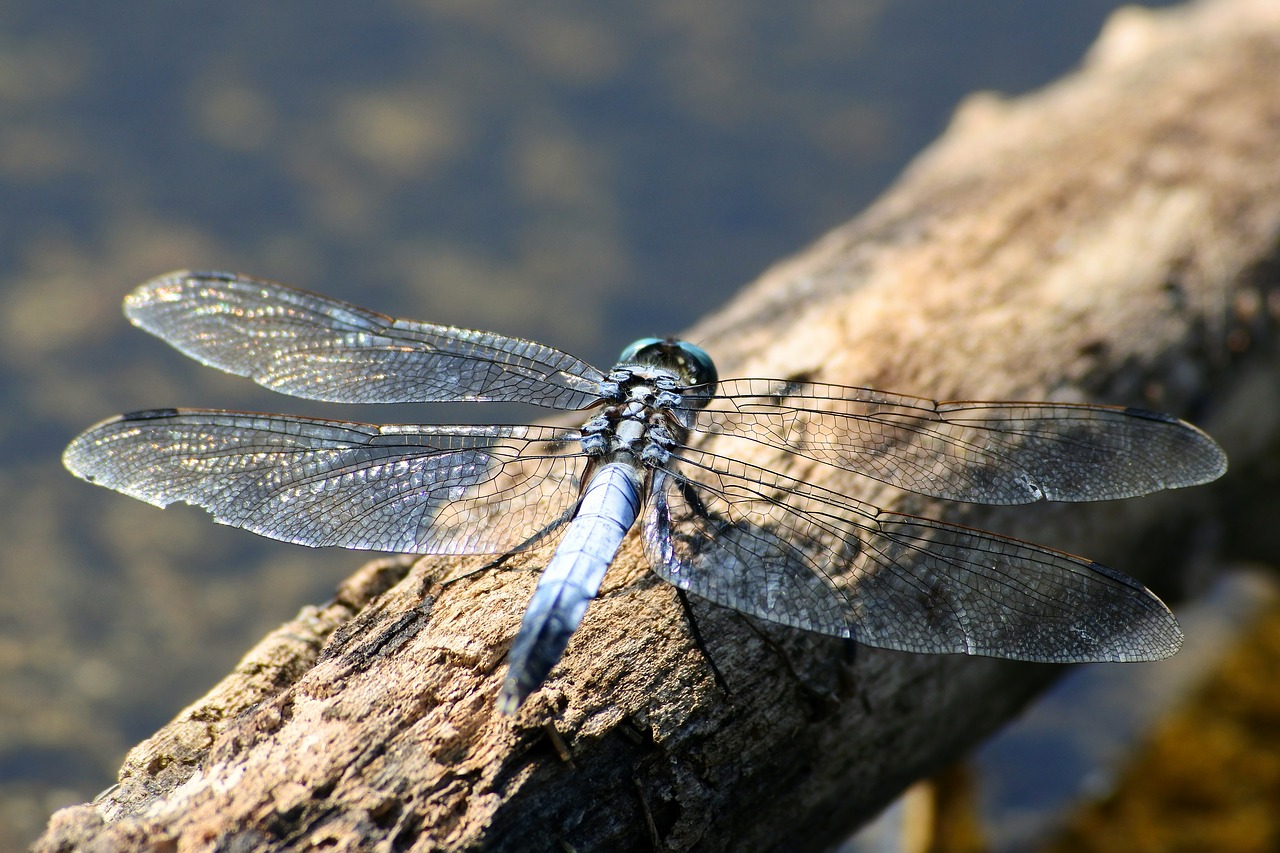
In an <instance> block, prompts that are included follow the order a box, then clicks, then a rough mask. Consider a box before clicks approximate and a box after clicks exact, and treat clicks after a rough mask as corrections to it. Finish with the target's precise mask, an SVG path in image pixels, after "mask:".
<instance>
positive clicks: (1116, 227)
mask: <svg viewBox="0 0 1280 853" xmlns="http://www.w3.org/2000/svg"><path fill="white" fill-rule="evenodd" d="M1278 238H1280V4H1276V3H1274V2H1273V0H1216V2H1205V3H1202V4H1197V5H1195V6H1192V7H1189V8H1186V9H1177V10H1171V11H1166V12H1161V13H1158V14H1151V13H1145V12H1139V11H1133V10H1128V11H1124V12H1122V13H1119V14H1118V15H1117V16H1116V18H1115V19H1114V20H1113V21H1112V22H1111V23H1110V24H1109V25H1108V27H1107V30H1106V32H1105V33H1104V34H1103V36H1102V38H1101V40H1100V42H1099V44H1098V45H1097V46H1096V47H1095V48H1094V50H1093V52H1092V53H1091V54H1090V56H1089V58H1088V62H1087V64H1086V65H1085V67H1084V68H1083V70H1081V71H1080V72H1079V73H1077V74H1075V75H1072V76H1071V77H1070V78H1068V79H1065V80H1063V81H1062V82H1060V83H1059V84H1057V85H1054V86H1051V87H1049V88H1047V89H1045V90H1044V91H1042V92H1039V93H1037V94H1034V95H1032V96H1029V97H1026V98H1022V99H1018V100H1015V101H1002V100H999V99H997V98H995V97H993V96H975V97H974V98H972V99H970V100H969V102H967V103H966V104H965V105H964V106H963V107H962V108H961V109H960V111H959V113H958V115H957V117H956V120H955V122H954V124H953V126H952V127H951V129H950V130H949V131H948V132H947V134H946V135H945V137H944V138H943V139H941V140H940V141H939V142H938V143H937V144H936V145H934V146H933V147H932V148H931V149H930V150H928V151H927V152H925V154H924V155H923V156H921V157H920V158H919V160H918V161H917V162H916V163H915V164H914V165H913V166H912V168H911V169H910V170H909V171H908V172H907V174H906V175H905V176H904V177H903V178H902V180H901V181H900V182H899V184H898V185H897V186H896V187H895V188H894V189H893V190H892V191H891V192H890V193H888V194H887V195H886V196H885V197H884V198H883V199H882V200H881V201H880V202H879V203H877V204H876V205H875V206H874V207H873V208H872V209H870V210H869V211H868V212H867V213H866V214H864V215H863V216H861V217H859V218H858V219H856V220H855V221H853V222H852V223H850V224H848V225H847V226H845V227H843V228H841V229H839V230H837V231H836V232H834V233H832V234H830V235H828V236H827V237H826V238H824V239H823V240H821V241H820V242H819V243H817V244H816V245H815V246H813V247H811V248H810V249H808V250H806V251H805V252H803V253H802V254H800V255H799V256H797V257H795V258H793V259H791V260H789V261H786V262H785V263H782V264H780V265H779V266H777V267H776V268H774V269H772V270H770V271H769V272H768V273H767V274H766V275H765V276H764V277H763V278H762V279H761V280H760V281H759V282H758V283H756V284H755V285H754V286H752V287H751V288H749V289H748V290H747V291H745V292H744V293H743V294H742V295H741V296H740V297H739V298H738V299H737V300H736V301H735V302H734V303H733V304H731V305H730V306H729V307H728V308H726V309H725V310H724V311H723V312H721V313H720V314H718V315H717V316H715V317H713V318H711V319H709V320H707V321H706V322H704V323H703V324H702V325H701V326H700V327H698V328H697V329H694V330H692V331H691V333H690V336H691V337H692V338H693V339H694V340H698V341H699V342H701V343H703V344H704V345H705V346H706V347H707V348H708V349H709V350H710V351H712V352H713V353H715V354H716V356H717V359H718V361H719V364H720V367H721V372H722V375H726V376H732V375H741V376H796V375H805V376H811V377H814V378H817V379H821V380H822V381H827V382H836V383H845V384H857V385H872V386H878V387H883V388H888V389H892V390H899V391H904V392H908V393H910V392H915V393H921V394H928V395H930V396H937V397H942V398H948V397H949V398H1023V399H1045V398H1051V399H1059V400H1064V399H1070V400H1077V399H1080V400H1100V401H1106V402H1111V403H1121V404H1137V405H1144V406H1147V407H1149V408H1159V409H1163V410H1167V411H1171V412H1175V413H1177V414H1180V415H1183V416H1188V417H1192V418H1195V419H1198V420H1200V422H1201V423H1203V424H1205V425H1207V426H1208V427H1209V428H1210V429H1211V430H1212V431H1214V432H1215V433H1216V434H1217V435H1218V437H1219V439H1220V440H1222V441H1224V443H1225V444H1226V445H1227V449H1228V451H1229V452H1230V453H1231V454H1232V455H1233V466H1234V467H1233V472H1232V474H1231V475H1229V476H1228V480H1227V485H1226V487H1221V486H1220V487H1214V488H1202V489H1195V490H1190V491H1186V492H1180V493H1171V494H1166V495H1162V496H1157V497H1152V498H1146V499H1140V500H1133V501H1127V502H1123V503H1120V504H1113V505H1107V506H1096V505H1095V506H1072V507H1054V506H1042V507H1024V508H1019V509H1017V510H987V509H981V508H974V507H954V506H951V507H948V506H937V505H933V504H930V503H928V502H925V501H920V500H917V499H910V498H904V497H903V496H900V495H896V494H892V493H890V491H889V490H887V489H885V488H879V487H873V486H868V485H867V484H866V483H862V482H858V481H857V478H853V477H849V476H843V475H840V474H839V473H838V472H835V471H824V470H819V469H818V468H817V467H815V468H813V469H808V470H796V469H794V468H793V469H792V472H793V473H799V474H802V475H804V476H807V477H809V478H811V479H815V480H820V481H822V482H823V483H824V484H826V485H828V486H830V487H833V488H835V489H837V490H840V491H847V492H849V493H853V494H857V495H859V496H863V497H869V498H871V499H875V500H878V501H880V502H882V503H886V504H889V505H892V506H895V507H898V508H903V507H905V508H906V509H908V510H909V511H912V510H914V511H923V512H926V513H932V514H935V515H942V516H944V517H947V518H950V519H957V518H958V519H960V520H961V521H963V522H965V523H969V524H974V525H978V526H984V527H989V528H992V529H995V530H999V531H1001V532H1005V533H1008V534H1011V535H1014V536H1019V537H1022V538H1028V539H1031V540H1033V541H1037V542H1042V543H1044V544H1049V545H1055V546H1059V547H1063V548H1067V549H1073V550H1078V551H1084V552H1086V553H1088V554H1089V556H1091V557H1094V558H1097V559H1101V560H1104V561H1106V562H1109V563H1111V564H1112V565H1117V566H1122V567H1123V568H1124V569H1125V570H1127V571H1130V572H1132V573H1133V574H1135V575H1138V576H1140V577H1142V578H1143V579H1144V580H1147V581H1148V582H1149V583H1152V584H1153V585H1154V586H1155V587H1156V588H1157V589H1158V590H1159V591H1162V592H1163V593H1165V594H1170V593H1171V592H1173V591H1175V590H1176V586H1177V582H1176V577H1175V574H1176V568H1177V567H1178V566H1179V565H1181V564H1183V563H1184V562H1185V560H1186V559H1187V554H1188V552H1190V551H1192V550H1193V549H1192V548H1191V547H1190V546H1189V545H1190V543H1192V542H1193V541H1194V537H1195V534H1196V532H1197V531H1198V530H1200V529H1201V528H1202V527H1203V526H1204V524H1206V523H1210V521H1209V520H1211V519H1212V518H1213V517H1214V512H1215V511H1216V510H1217V509H1218V505H1219V504H1221V502H1222V501H1223V500H1224V499H1225V498H1224V496H1229V495H1231V494H1232V490H1234V493H1235V494H1237V495H1238V494H1241V493H1243V492H1245V491H1247V490H1248V488H1249V483H1250V481H1249V479H1248V478H1249V477H1250V476H1251V466H1250V464H1249V463H1250V460H1251V459H1252V458H1253V457H1254V456H1256V455H1257V454H1259V453H1260V452H1261V450H1262V448H1263V447H1264V446H1265V445H1266V443H1267V442H1268V441H1270V442H1273V443H1274V442H1275V440H1276V439H1275V436H1276V435H1277V434H1278V432H1280V423H1278V422H1280V400H1278V398H1280V382H1277V381H1276V380H1275V376H1276V372H1277V364H1278V361H1280V360H1278V359H1277V346H1276V343H1275V330H1276V327H1277V325H1280V285H1278V283H1277V273H1276V271H1277V263H1276V262H1277V257H1276V247H1277V245H1280V240H1278ZM766 461H767V460H766ZM546 556H547V555H546V554H545V553H539V554H535V555H532V556H531V557H529V558H528V559H525V560H523V561H522V562H521V565H523V566H524V568H523V569H520V568H517V569H516V570H503V571H489V572H485V573H480V574H477V575H475V576H473V577H470V578H468V579H466V580H463V581H461V582H458V583H455V584H451V585H448V586H442V585H441V583H440V579H441V577H443V576H444V575H445V574H446V573H448V572H452V571H456V570H458V569H459V568H460V567H465V566H469V565H477V564H478V561H472V562H466V561H447V560H440V559H433V560H424V561H420V562H419V563H417V564H416V565H414V566H413V568H412V569H411V570H408V569H407V566H408V564H407V563H404V562H397V561H395V560H390V561H383V562H382V563H379V564H376V565H374V566H371V567H368V568H366V569H365V570H363V571H362V572H361V573H360V574H359V575H357V576H356V577H354V578H353V579H352V580H351V581H350V582H349V583H348V584H347V586H346V587H344V589H343V591H342V592H341V594H340V595H339V597H338V598H337V599H336V600H335V601H334V602H333V603H331V604H330V605H328V606H326V607H323V608H319V609H315V610H308V611H307V612H305V613H303V614H302V615H301V616H300V617H299V619H298V620H297V621H296V622H294V623H291V624H289V625H286V626H284V627H283V628H281V629H280V630H279V631H277V632H276V633H274V634H273V635H271V636H270V637H268V638H267V639H266V640H264V641H263V642H262V643H261V644H260V645H259V646H258V647H257V648H256V649H254V650H253V651H252V652H251V653H250V655H249V656H248V657H247V658H246V659H245V660H244V661H243V662H242V663H241V665H240V666H239V667H238V668H237V669H236V671H235V672H233V673H232V674H231V675H229V676H228V677H227V679H226V680H225V681H224V682H223V683H222V684H220V685H219V686H218V687H217V688H215V689H214V690H213V691H212V692H211V693H210V694H209V695H208V696H206V697H205V698H204V699H202V700H201V701H200V702H199V703H197V704H196V705H194V706H192V707H191V708H189V709H187V710H186V711H185V712H183V714H182V715H181V716H180V717H179V718H178V719H177V720H175V721H174V722H173V723H171V724H170V725H169V726H167V727H165V728H164V729H162V730H161V731H160V732H158V733H157V734H156V735H155V736H154V737H152V738H151V739H150V740H148V741H146V742H144V743H142V744H140V745H139V746H138V747H137V748H135V749H134V750H133V752H132V753H131V754H130V755H129V757H128V760H127V762H126V764H125V767H124V768H123V770H122V775H121V784H120V785H119V786H118V787H117V788H116V789H114V790H113V791H112V792H110V793H108V794H107V795H105V796H104V797H102V798H101V799H100V800H99V801H98V802H97V803H95V804H92V805H86V806H79V807H73V808H70V809H65V810H63V811H61V812H59V813H58V814H57V815H55V816H54V818H53V820H52V822H51V824H50V827H49V829H48V831H47V833H46V835H45V836H44V837H43V838H42V839H41V840H40V841H39V842H38V848H37V849H41V850H55V849H69V848H94V849H104V850H105V849H111V850H132V849H139V850H140V849H160V848H163V849H182V850H203V849H208V850H213V849H220V850H238V849H258V848H260V847H278V848H282V849H312V848H320V847H325V848H333V849H375V848H376V849H385V850H393V849H415V850H429V849H440V848H450V849H451V848H480V847H487V848H491V849H557V848H559V847H560V846H561V845H565V846H571V847H572V848H573V849H578V850H598V849H610V850H622V849H647V848H650V847H651V846H656V847H669V848H671V849H688V848H691V847H694V846H697V847H699V848H701V849H726V848H728V849H764V848H770V847H780V848H787V849H810V848H816V847H822V846H824V845H826V844H829V843H831V842H832V841H833V840H835V839H838V838H839V837H840V836H841V835H843V834H845V833H847V832H848V831H849V830H850V828H851V827H854V826H856V825H857V824H858V823H859V822H861V821H863V820H865V819H866V818H867V817H869V816H871V815H872V814H874V813H875V812H876V810H878V809H879V808H881V807H882V806H883V805H884V804H885V803H887V802H888V801H889V800H890V799H891V798H893V797H894V796H895V795H896V794H897V793H898V792H899V791H900V790H901V789H902V788H903V787H904V786H905V785H906V784H908V783H909V782H911V781H912V780H914V779H916V778H919V777H920V776H921V775H923V774H927V773H929V772H931V771H934V770H936V769H937V768H939V767H940V766H941V765H943V764H944V763H946V762H947V761H949V760H950V759H952V758H954V757H955V756H957V755H958V754H960V753H962V752H963V751H964V750H966V749H967V748H969V747H970V746H972V745H973V744H974V743H976V742H977V741H979V740H980V739H981V738H983V737H984V736H986V735H987V734H988V733H990V732H991V731H992V730H993V729H995V728H996V727H998V726H999V725H1000V724H1001V722H1002V721H1004V720H1005V719H1007V718H1008V717H1009V716H1010V715H1012V714H1014V713H1016V711H1017V710H1018V708H1019V707H1020V706H1022V705H1023V704H1024V703H1025V702H1026V701H1027V700H1028V699H1029V698H1030V697H1031V696H1032V695H1033V694H1034V693H1035V692H1036V691H1037V690H1039V689H1040V688H1041V687H1042V686H1044V685H1045V684H1046V683H1047V682H1049V681H1050V680H1051V679H1053V678H1054V677H1055V676H1056V675H1057V674H1058V672H1059V670H1058V669H1056V668H1054V667H1049V666H1036V665H1028V664H1016V663H1010V662H1004V661H993V660H986V659H971V658H962V657H954V656H915V655H909V654H902V653H894V652H885V651H879V650H875V649H867V648H861V649H858V650H857V653H856V655H855V656H854V657H853V658H852V659H849V658H848V657H847V656H846V654H845V650H844V648H843V647H842V645H841V644H840V643H839V642H838V641H834V640H830V639H825V638H821V637H816V636H811V635H807V634H803V633H800V632H795V631H787V630H782V629H770V628H767V627H766V628H763V629H761V628H760V627H759V626H758V625H755V626H753V625H750V624H748V623H747V621H746V620H744V619H742V618H740V617H737V616H736V615H734V614H731V613H728V612H727V611H724V610H721V609H717V608H712V607H709V606H703V607H700V608H699V610H698V612H699V616H700V619H701V628H702V632H703V634H704V635H705V636H706V637H707V641H708V644H709V646H710V650H711V653H712V654H713V655H714V657H715V659H716V661H717V663H718V664H719V666H720V667H721V669H722V670H723V671H724V673H725V676H726V679H727V681H728V683H729V685H730V687H731V691H732V692H731V694H730V695H729V696H727V697H726V696H725V695H723V694H722V693H721V692H720V691H719V690H718V689H717V688H716V686H715V684H714V683H713V681H712V678H711V676H710V674H709V672H708V668H707V666H706V663H705V661H704V660H703V658H702V657H701V656H700V655H699V654H698V653H697V652H696V651H695V650H694V648H693V645H692V642H691V640H690V636H689V630H688V627H687V625H686V623H685V621H684V620H683V618H682V617H681V615H680V611H679V609H678V607H677V605H676V603H675V601H674V597H673V595H672V592H671V590H670V589H669V588H668V587H666V586H665V585H664V584H662V583H660V582H658V581H656V580H655V579H653V578H652V577H650V576H648V575H647V573H646V570H645V568H644V565H643V561H642V559H641V558H640V557H639V555H638V553H637V549H636V548H635V547H634V543H633V542H630V541H629V543H628V545H627V546H625V547H624V553H623V554H622V555H621V556H620V557H619V559H618V561H617V562H616V564H615V566H614V568H613V569H612V570H611V573H610V575H609V578H608V579H607V581H606V588H605V591H604V593H603V595H602V597H601V598H600V600H598V601H597V602H596V603H594V604H593V605H592V607H591V609H590V611H589V612H588V615H587V619H586V622H585V624H584V626H583V628H582V630H581V632H580V633H579V634H578V635H577V636H576V637H575V638H574V640H573V642H572V643H571V644H570V647H569V651H568V654H567V655H566V656H565V659H564V661H563V662H562V664H561V665H560V667H559V668H558V669H557V670H556V672H555V674H554V676H553V677H552V679H551V680H550V681H549V682H548V684H547V686H546V687H545V688H544V689H543V690H541V691H540V692H539V693H537V694H535V695H534V696H533V697H532V699H531V700H530V702H529V704H528V705H527V706H526V708H525V709H524V710H523V711H522V713H521V715H520V716H519V717H518V718H516V719H515V720H514V721H513V720H510V719H506V718H503V717H500V716H498V715H497V714H496V713H495V711H494V707H493V701H494V700H493V697H494V693H495V691H496V688H497V685H498V679H499V678H500V677H501V674H502V669H503V663H504V660H503V657H504V654H505V652H506V649H507V646H508V644H509V642H510V640H511V638H512V636H513V634H514V632H515V629H516V626H517V624H518V621H519V618H520V614H521V612H522V610H523V608H524V605H525V602H526V601H527V599H528V596H529V594H530V591H531V590H532V587H533V584H534V581H535V576H536V572H535V571H533V570H532V568H536V567H537V566H539V565H541V561H543V560H545V558H546ZM406 571H407V574H406ZM401 578H403V579H401ZM547 727H554V730H555V731H556V732H558V733H559V736H560V737H561V738H563V741H564V744H565V746H566V747H567V750H568V753H569V755H570V756H571V759H570V760H566V758H564V757H562V756H561V755H560V754H558V752H557V748H556V745H555V743H554V740H553V739H552V738H551V737H549V735H548V728H547Z"/></svg>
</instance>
